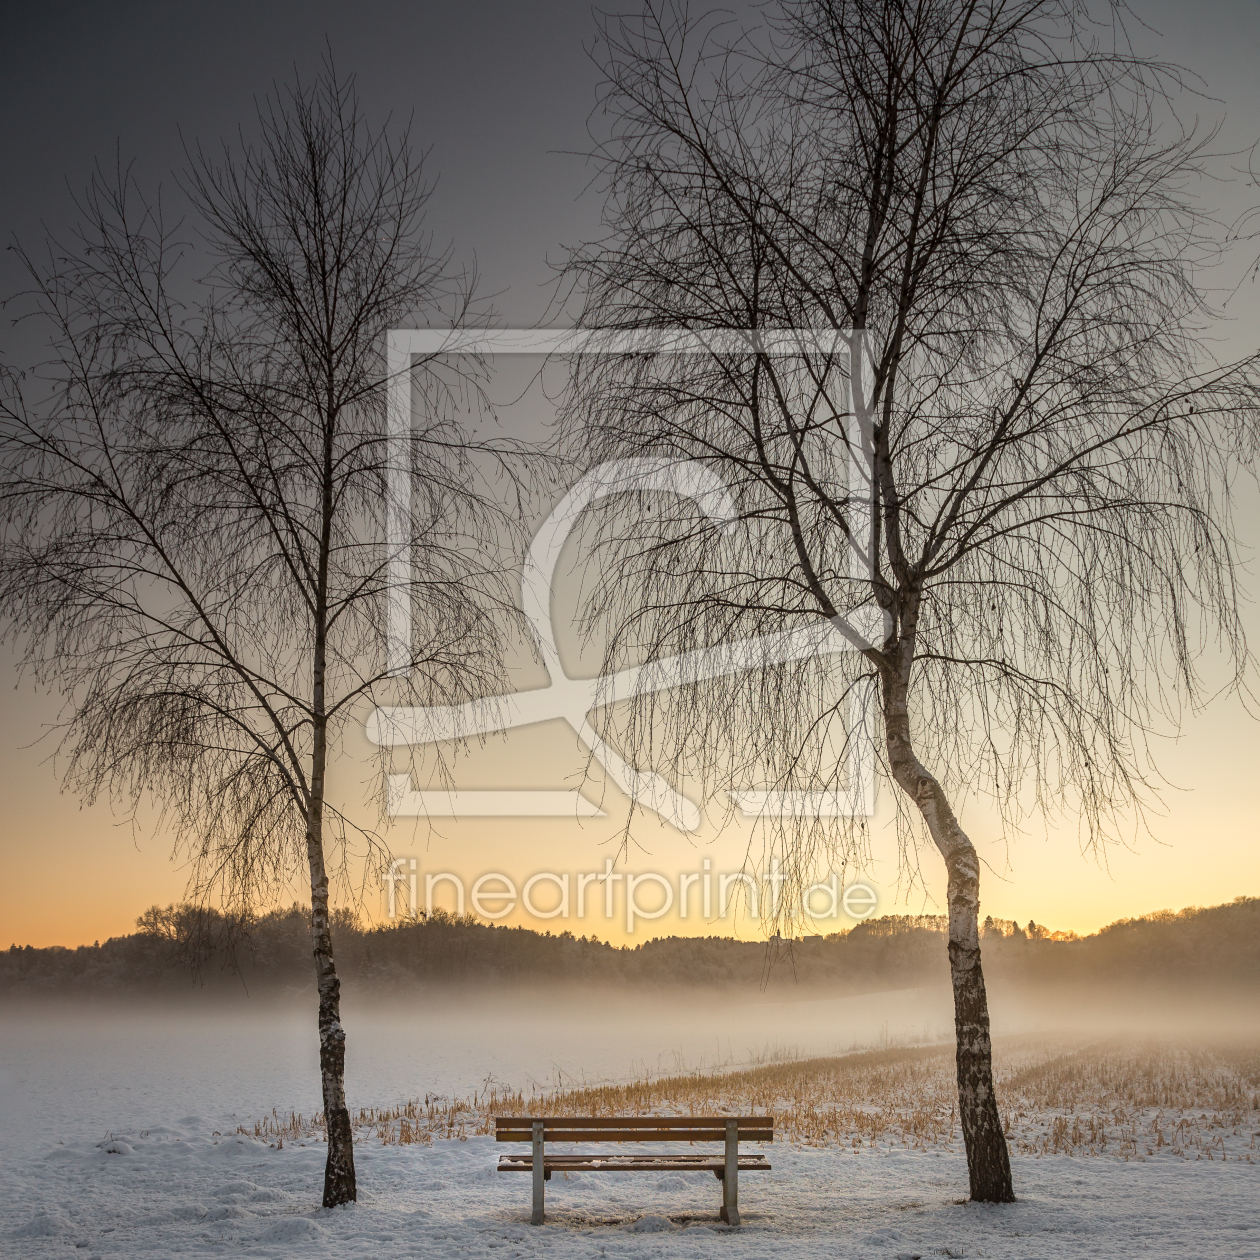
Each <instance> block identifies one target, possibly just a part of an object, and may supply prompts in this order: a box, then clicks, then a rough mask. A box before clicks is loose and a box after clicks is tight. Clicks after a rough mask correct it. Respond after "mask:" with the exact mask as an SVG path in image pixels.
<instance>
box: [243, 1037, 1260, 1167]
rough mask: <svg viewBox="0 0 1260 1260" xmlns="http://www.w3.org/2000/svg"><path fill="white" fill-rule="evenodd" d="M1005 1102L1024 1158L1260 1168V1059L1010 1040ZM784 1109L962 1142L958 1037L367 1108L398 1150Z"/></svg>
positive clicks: (836, 1141)
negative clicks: (498, 1125) (592, 1123)
mask: <svg viewBox="0 0 1260 1260" xmlns="http://www.w3.org/2000/svg"><path fill="white" fill-rule="evenodd" d="M995 1068H996V1072H997V1079H998V1096H999V1101H1000V1105H1001V1111H1002V1116H1003V1120H1004V1123H1005V1127H1006V1131H1007V1136H1008V1138H1009V1139H1010V1142H1011V1146H1012V1148H1013V1150H1014V1151H1015V1152H1017V1153H1019V1154H1023V1155H1030V1156H1041V1155H1045V1154H1067V1155H1113V1156H1117V1157H1119V1158H1123V1159H1146V1158H1148V1157H1153V1156H1155V1155H1156V1154H1159V1155H1161V1156H1171V1155H1176V1156H1180V1157H1182V1158H1198V1159H1220V1158H1230V1159H1235V1160H1244V1161H1245V1162H1248V1163H1250V1162H1252V1159H1253V1155H1252V1152H1254V1151H1255V1150H1256V1140H1257V1134H1256V1129H1257V1126H1258V1125H1260V1114H1258V1109H1260V1053H1258V1052H1257V1051H1256V1049H1255V1048H1254V1047H1249V1046H1248V1047H1242V1048H1238V1047H1233V1048H1229V1047H1226V1048H1218V1049H1207V1048H1204V1047H1201V1046H1199V1047H1195V1046H1184V1045H1178V1044H1174V1043H1171V1042H1161V1041H1150V1042H1146V1043H1143V1044H1139V1045H1134V1044H1131V1043H1130V1044H1122V1043H1119V1042H1115V1041H1103V1042H1093V1043H1088V1044H1083V1043H1080V1042H1076V1043H1065V1042H1059V1043H1055V1044H1047V1042H1046V1041H1045V1040H1044V1038H1037V1039H1033V1038H1025V1039H1008V1040H1006V1041H1004V1042H1000V1043H999V1044H998V1045H997V1046H996V1047H995ZM653 1114H656V1115H722V1114H726V1115H748V1114H773V1115H774V1117H775V1129H776V1137H779V1135H781V1140H785V1141H789V1142H792V1143H794V1144H797V1145H801V1146H820V1147H844V1148H848V1149H852V1150H855V1151H856V1150H860V1149H863V1148H865V1149H884V1150H886V1149H889V1148H896V1149H913V1150H947V1151H954V1150H961V1149H962V1141H961V1133H960V1131H959V1127H958V1123H957V1090H956V1085H955V1081H954V1055H953V1048H952V1046H949V1045H939V1046H927V1047H919V1048H901V1049H883V1050H873V1051H867V1052H862V1053H856V1054H849V1055H843V1056H840V1057H833V1058H820V1059H803V1060H796V1061H789V1062H778V1063H767V1064H760V1065H757V1066H754V1067H751V1068H747V1069H743V1070H735V1071H720V1072H709V1073H705V1072H695V1073H684V1074H679V1075H676V1076H667V1077H658V1078H654V1079H653V1078H643V1079H640V1080H634V1081H630V1082H628V1083H626V1084H621V1085H595V1086H583V1087H580V1088H568V1089H553V1090H537V1089H535V1090H534V1091H531V1092H530V1093H529V1094H525V1093H522V1092H520V1091H515V1090H511V1089H503V1088H501V1087H496V1086H494V1085H490V1086H488V1087H487V1089H485V1090H484V1091H478V1092H476V1093H474V1094H473V1095H471V1096H469V1097H463V1098H453V1097H446V1096H434V1095H426V1096H425V1097H424V1098H423V1099H419V1098H414V1099H409V1100H408V1101H407V1102H405V1103H403V1104H401V1105H399V1106H396V1107H388V1108H368V1109H363V1110H361V1111H359V1112H358V1113H357V1115H355V1116H354V1118H353V1119H354V1125H355V1130H356V1133H357V1135H358V1138H359V1140H360V1141H363V1140H376V1141H379V1142H383V1143H385V1144H387V1145H393V1144H404V1145H405V1144H409V1143H423V1144H428V1143H430V1142H432V1141H433V1140H434V1139H435V1138H444V1139H449V1138H454V1139H459V1140H463V1139H465V1138H467V1137H468V1136H469V1135H470V1134H477V1133H490V1132H493V1130H494V1117H495V1116H496V1115H539V1116H547V1115H653ZM322 1130H323V1117H322V1115H320V1114H316V1115H313V1116H310V1117H303V1116H301V1115H295V1114H290V1115H289V1116H287V1117H286V1116H281V1115H278V1114H277V1113H275V1112H274V1111H273V1112H272V1114H271V1115H270V1116H267V1117H264V1118H263V1119H262V1120H260V1121H258V1122H257V1123H256V1124H255V1125H254V1126H253V1128H252V1129H251V1128H248V1127H246V1126H241V1127H240V1129H239V1130H238V1131H239V1132H241V1133H246V1134H250V1135H251V1136H254V1137H257V1138H260V1139H264V1140H267V1141H270V1142H272V1143H273V1144H275V1145H282V1144H284V1143H285V1142H295V1141H297V1142H302V1141H311V1140H316V1141H317V1140H320V1139H321V1138H322V1136H323V1133H322Z"/></svg>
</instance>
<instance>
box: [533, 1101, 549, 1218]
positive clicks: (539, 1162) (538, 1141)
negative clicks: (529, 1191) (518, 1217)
mask: <svg viewBox="0 0 1260 1260" xmlns="http://www.w3.org/2000/svg"><path fill="white" fill-rule="evenodd" d="M533 1138H534V1140H533V1152H534V1160H533V1163H534V1211H533V1214H532V1215H531V1216H530V1218H529V1223H530V1224H531V1225H541V1224H542V1223H543V1193H544V1187H545V1186H546V1184H547V1182H546V1171H545V1169H544V1167H543V1164H544V1160H543V1122H542V1121H541V1120H535V1121H534V1131H533Z"/></svg>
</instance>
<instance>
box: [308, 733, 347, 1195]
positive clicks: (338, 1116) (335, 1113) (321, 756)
mask: <svg viewBox="0 0 1260 1260" xmlns="http://www.w3.org/2000/svg"><path fill="white" fill-rule="evenodd" d="M326 760H327V747H326V742H325V733H324V731H323V729H322V724H320V723H317V724H316V730H315V747H314V756H313V758H312V763H313V766H312V775H311V801H310V807H309V810H308V813H307V826H306V856H307V860H308V861H309V862H310V867H311V945H312V947H313V949H314V953H315V979H316V983H317V985H318V988H319V1075H320V1083H321V1085H322V1087H323V1094H324V1120H325V1124H326V1126H327V1130H328V1162H327V1164H326V1165H325V1166H324V1206H325V1207H326V1208H328V1207H337V1206H338V1205H339V1204H341V1203H352V1202H354V1200H355V1199H356V1198H357V1197H358V1191H357V1187H356V1185H355V1177H354V1134H353V1132H352V1130H351V1128H350V1112H349V1109H348V1108H347V1107H346V1034H345V1030H344V1029H343V1028H342V1027H341V981H340V980H339V979H338V978H337V967H336V964H335V963H334V961H333V947H332V929H331V925H330V923H329V918H328V872H327V871H326V870H325V869H324V834H323V833H324V766H325V762H326Z"/></svg>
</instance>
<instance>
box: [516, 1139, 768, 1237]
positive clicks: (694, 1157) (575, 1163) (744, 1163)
mask: <svg viewBox="0 0 1260 1260" xmlns="http://www.w3.org/2000/svg"><path fill="white" fill-rule="evenodd" d="M494 1139H495V1141H496V1142H529V1143H531V1145H532V1147H533V1149H532V1150H531V1151H530V1153H529V1154H528V1155H504V1156H502V1157H501V1158H500V1160H499V1172H527V1173H532V1174H533V1177H534V1211H533V1215H532V1216H531V1217H530V1222H531V1223H532V1224H534V1225H541V1224H542V1223H543V1186H544V1183H546V1182H548V1181H550V1180H551V1174H552V1173H553V1172H566V1173H571V1172H711V1173H713V1174H714V1176H716V1177H717V1178H718V1180H719V1181H721V1183H722V1211H721V1219H722V1220H724V1221H727V1222H729V1223H730V1224H731V1225H738V1224H739V1174H740V1173H741V1172H767V1171H769V1168H770V1162H769V1161H768V1160H767V1159H766V1158H765V1156H763V1155H741V1154H740V1153H739V1144H740V1143H741V1142H773V1141H774V1117H773V1116H546V1117H538V1116H496V1117H495V1121H494ZM549 1142H723V1143H725V1147H726V1149H725V1150H724V1151H723V1153H722V1154H720V1155H719V1154H713V1155H701V1154H686V1155H673V1154H670V1155H654V1156H648V1155H554V1154H552V1153H551V1151H549V1150H547V1149H546V1147H547V1143H549Z"/></svg>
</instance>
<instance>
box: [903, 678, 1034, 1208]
mask: <svg viewBox="0 0 1260 1260" xmlns="http://www.w3.org/2000/svg"><path fill="white" fill-rule="evenodd" d="M906 673H908V669H907V670H906V671H904V672H900V673H899V674H898V675H896V676H893V677H889V676H887V675H885V678H884V681H883V700H884V727H885V731H886V733H887V738H888V758H889V763H890V766H891V769H892V772H893V776H894V777H895V778H896V780H897V783H898V785H899V786H900V787H901V788H902V790H903V791H905V792H906V794H907V795H908V796H909V797H910V798H911V799H912V800H913V801H914V803H915V804H916V805H917V806H918V807H919V810H920V812H921V813H922V814H923V818H924V820H925V821H926V823H927V826H928V831H929V833H930V834H931V836H932V840H933V841H934V842H935V844H936V847H937V848H938V849H939V850H940V851H941V855H942V857H944V859H945V870H946V873H947V875H948V877H949V883H948V887H947V898H948V902H949V971H950V979H951V980H952V982H953V987H954V1034H955V1038H956V1041H957V1052H956V1053H957V1069H958V1114H959V1117H960V1118H961V1120H962V1131H963V1142H964V1144H965V1146H966V1148H967V1172H968V1174H969V1177H970V1180H971V1198H972V1200H973V1201H975V1202H977V1203H1013V1202H1014V1200H1015V1189H1014V1187H1013V1185H1012V1184H1011V1161H1010V1155H1009V1153H1008V1151H1007V1148H1006V1136H1005V1134H1004V1133H1003V1132H1002V1120H1001V1117H1000V1116H999V1114H998V1106H997V1095H996V1093H995V1092H994V1089H993V1047H992V1043H991V1041H990V1039H989V999H988V996H987V995H986V993H985V988H984V972H983V970H982V969H981V966H980V860H979V858H978V857H977V856H976V850H975V847H974V846H973V845H972V843H971V841H970V839H969V838H968V837H967V834H966V832H964V831H963V829H962V828H961V827H960V826H959V825H958V820H957V819H956V818H955V817H954V811H953V810H952V809H951V808H950V805H949V801H948V800H946V798H945V793H944V792H943V791H942V790H941V785H940V784H939V783H938V782H937V781H936V779H935V778H934V777H933V776H932V775H931V774H929V773H928V771H927V770H926V769H925V768H924V766H923V764H922V763H921V762H920V761H919V759H918V757H916V756H915V753H914V748H913V745H912V744H911V741H910V720H909V706H908V703H907V695H908V691H909V687H908V680H907V678H906V676H905V674H906Z"/></svg>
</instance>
